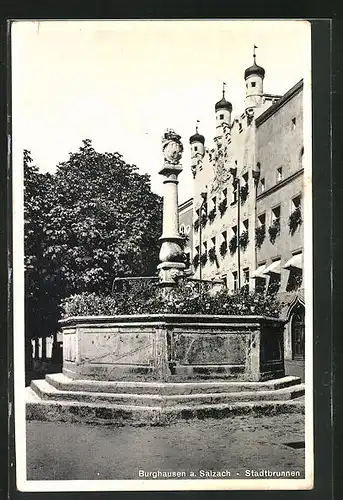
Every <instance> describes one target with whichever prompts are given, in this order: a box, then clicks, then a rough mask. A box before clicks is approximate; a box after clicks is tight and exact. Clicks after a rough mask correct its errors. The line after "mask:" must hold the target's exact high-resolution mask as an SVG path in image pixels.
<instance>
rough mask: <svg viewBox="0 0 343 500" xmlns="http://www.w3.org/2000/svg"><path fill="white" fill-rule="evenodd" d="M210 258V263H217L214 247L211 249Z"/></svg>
mask: <svg viewBox="0 0 343 500" xmlns="http://www.w3.org/2000/svg"><path fill="white" fill-rule="evenodd" d="M208 258H209V259H210V262H215V261H216V260H217V256H216V249H215V248H214V247H211V248H210V249H209V251H208Z"/></svg>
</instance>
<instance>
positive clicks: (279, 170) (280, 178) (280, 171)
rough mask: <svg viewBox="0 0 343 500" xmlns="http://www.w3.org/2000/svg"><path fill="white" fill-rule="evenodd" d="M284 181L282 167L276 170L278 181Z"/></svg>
mask: <svg viewBox="0 0 343 500" xmlns="http://www.w3.org/2000/svg"><path fill="white" fill-rule="evenodd" d="M280 181H282V167H279V168H278V169H277V170H276V182H280Z"/></svg>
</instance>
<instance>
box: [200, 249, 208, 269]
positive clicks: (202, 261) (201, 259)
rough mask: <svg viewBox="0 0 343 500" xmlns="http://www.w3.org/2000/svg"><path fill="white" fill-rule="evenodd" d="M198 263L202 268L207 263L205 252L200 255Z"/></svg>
mask: <svg viewBox="0 0 343 500" xmlns="http://www.w3.org/2000/svg"><path fill="white" fill-rule="evenodd" d="M200 262H201V265H202V266H204V265H205V264H206V262H207V252H204V253H202V254H201V257H200Z"/></svg>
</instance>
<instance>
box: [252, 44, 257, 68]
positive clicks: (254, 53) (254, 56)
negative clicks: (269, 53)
mask: <svg viewBox="0 0 343 500" xmlns="http://www.w3.org/2000/svg"><path fill="white" fill-rule="evenodd" d="M256 49H258V47H257V45H254V52H253V55H252V56H253V58H254V64H255V65H256Z"/></svg>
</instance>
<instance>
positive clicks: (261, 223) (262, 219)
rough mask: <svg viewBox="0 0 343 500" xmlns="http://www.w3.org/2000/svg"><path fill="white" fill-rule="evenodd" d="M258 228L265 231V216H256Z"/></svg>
mask: <svg viewBox="0 0 343 500" xmlns="http://www.w3.org/2000/svg"><path fill="white" fill-rule="evenodd" d="M257 222H258V226H259V227H261V228H263V229H265V227H266V214H265V213H264V214H260V215H258V216H257Z"/></svg>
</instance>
